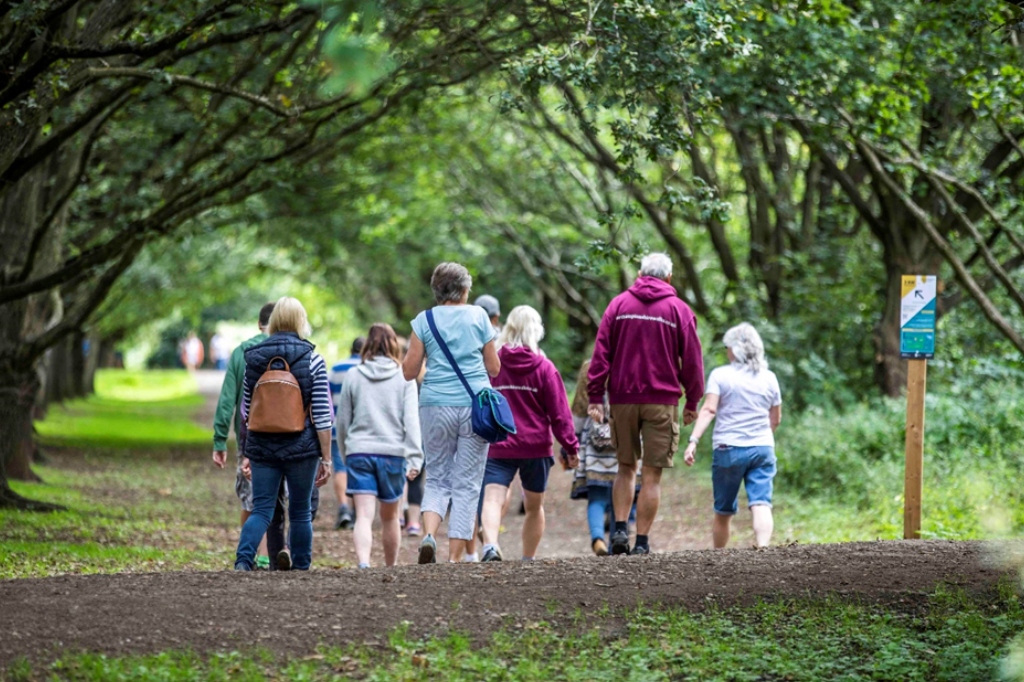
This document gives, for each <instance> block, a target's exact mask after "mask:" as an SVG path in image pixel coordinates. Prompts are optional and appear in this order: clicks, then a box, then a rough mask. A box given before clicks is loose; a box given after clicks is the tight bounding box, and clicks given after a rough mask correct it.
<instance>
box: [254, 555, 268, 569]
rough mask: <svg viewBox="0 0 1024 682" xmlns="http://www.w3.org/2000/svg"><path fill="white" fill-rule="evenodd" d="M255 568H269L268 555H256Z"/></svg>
mask: <svg viewBox="0 0 1024 682" xmlns="http://www.w3.org/2000/svg"><path fill="white" fill-rule="evenodd" d="M256 569H257V570H260V571H269V570H270V557H268V556H258V557H256Z"/></svg>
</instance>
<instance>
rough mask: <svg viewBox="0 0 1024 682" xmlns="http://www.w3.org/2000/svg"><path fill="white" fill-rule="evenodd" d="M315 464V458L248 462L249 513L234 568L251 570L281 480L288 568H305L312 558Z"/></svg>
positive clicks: (316, 460)
mask: <svg viewBox="0 0 1024 682" xmlns="http://www.w3.org/2000/svg"><path fill="white" fill-rule="evenodd" d="M319 462H320V458H319V457H316V456H314V457H304V458H302V459H298V460H292V461H289V462H252V504H253V510H252V515H251V516H250V517H249V520H248V521H246V522H245V525H244V526H242V535H241V537H239V538H238V551H237V552H236V555H235V566H238V565H239V564H241V565H242V566H245V567H247V568H250V569H251V568H252V567H253V564H254V563H255V561H256V550H257V549H258V548H259V546H260V540H261V539H262V538H263V535H264V534H265V533H266V532H267V528H268V527H269V526H270V522H271V520H272V519H273V517H274V507H275V506H276V503H277V495H278V491H279V490H280V489H281V479H282V478H283V479H284V480H286V481H288V519H289V521H290V525H289V530H288V544H289V546H290V547H291V550H292V568H294V569H296V570H300V571H304V570H307V569H309V564H310V563H311V562H312V558H313V520H312V518H313V514H312V510H311V498H312V496H313V484H314V483H315V482H316V472H317V468H318V467H319Z"/></svg>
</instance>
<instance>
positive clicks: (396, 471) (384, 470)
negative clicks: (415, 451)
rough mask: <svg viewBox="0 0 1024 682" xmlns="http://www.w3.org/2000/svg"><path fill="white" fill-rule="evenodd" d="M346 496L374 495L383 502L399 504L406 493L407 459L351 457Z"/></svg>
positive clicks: (389, 456)
mask: <svg viewBox="0 0 1024 682" xmlns="http://www.w3.org/2000/svg"><path fill="white" fill-rule="evenodd" d="M345 459H347V460H348V486H347V487H346V489H345V494H346V495H350V496H351V495H373V496H374V497H376V498H377V499H378V500H380V501H381V502H398V501H399V500H400V499H402V493H403V492H404V491H405V457H396V456H393V455H349V456H348V457H346V458H345Z"/></svg>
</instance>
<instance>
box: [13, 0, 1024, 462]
mask: <svg viewBox="0 0 1024 682" xmlns="http://www.w3.org/2000/svg"><path fill="white" fill-rule="evenodd" d="M0 8H2V9H0V32H2V33H3V35H4V36H5V37H4V40H3V43H2V50H0V64H2V65H3V68H4V73H5V74H6V76H7V80H6V84H5V85H3V86H2V87H0V106H2V108H0V121H2V122H3V125H2V126H0V175H2V177H3V178H4V182H3V183H0V203H3V207H4V211H3V213H2V214H0V215H2V217H0V243H2V244H3V245H4V248H3V252H2V254H0V312H2V313H3V314H2V315H0V391H5V393H4V396H6V397H4V398H3V399H2V400H0V404H3V405H4V407H0V420H3V423H5V424H21V425H22V427H21V428H20V429H18V428H4V429H3V436H2V437H0V460H3V461H4V462H5V466H6V470H7V472H8V474H12V473H14V474H16V475H19V476H20V475H30V469H29V468H28V466H27V462H28V459H29V457H30V456H31V443H32V439H31V431H30V425H31V421H30V415H31V412H32V409H33V407H34V408H35V409H36V410H38V409H40V408H41V407H43V406H44V405H45V403H46V400H47V396H48V398H49V399H50V400H55V399H61V398H63V397H66V396H69V395H74V394H76V393H79V392H81V391H84V390H88V384H89V381H88V373H89V371H91V368H92V367H94V366H95V365H96V364H97V363H99V362H100V361H102V360H103V358H109V357H110V356H111V353H112V350H111V349H113V348H120V349H122V350H126V349H128V348H138V347H140V344H141V342H142V340H143V339H148V340H149V342H150V344H151V346H152V343H153V342H152V340H153V339H154V338H158V337H160V335H161V334H162V335H163V339H164V345H163V348H164V351H163V356H160V354H159V353H156V354H155V355H153V360H154V361H157V362H161V360H160V357H164V358H165V360H163V362H166V361H167V355H168V353H167V350H166V349H167V344H168V343H173V339H174V337H175V336H177V335H179V334H182V333H184V332H186V331H187V330H188V329H200V330H201V331H203V332H204V333H207V334H208V333H210V331H211V330H212V325H213V324H214V323H215V322H216V321H217V320H218V319H233V320H236V321H238V322H239V323H241V324H245V325H248V324H251V318H252V316H253V315H254V311H255V310H256V309H258V307H259V305H261V304H262V303H263V302H265V301H266V300H268V299H274V298H276V297H278V296H280V295H283V294H286V293H296V292H300V291H301V294H303V295H305V296H306V298H307V299H308V300H309V301H311V302H313V303H312V304H311V305H310V306H309V307H310V312H311V314H312V316H313V317H314V321H315V322H316V321H319V322H320V324H319V325H318V328H317V329H316V334H315V335H314V336H315V338H314V340H315V341H318V343H320V344H321V347H322V348H330V349H331V350H332V351H333V350H334V349H337V351H338V352H339V353H340V352H341V351H343V350H344V346H345V345H347V342H348V340H349V339H348V337H349V336H351V334H353V333H355V330H358V329H360V328H362V327H365V326H366V325H367V324H369V323H370V322H373V321H377V320H386V321H389V322H391V323H392V324H394V325H395V326H396V328H397V329H399V332H400V333H408V330H409V327H408V321H409V320H411V319H412V317H413V316H414V315H415V313H416V312H417V311H418V310H420V309H422V308H423V307H424V306H426V305H429V303H430V292H429V287H428V286H427V280H428V278H429V275H430V272H431V270H432V268H433V266H434V265H436V263H437V262H439V261H441V260H445V259H455V260H459V261H462V262H465V263H466V264H467V265H468V266H469V267H470V269H471V271H472V272H473V274H474V278H475V285H474V291H475V293H477V294H479V293H490V294H493V295H496V296H497V297H498V298H499V299H500V300H501V301H502V304H503V307H504V309H505V310H509V309H511V308H512V307H513V306H514V305H517V304H520V303H529V304H531V305H534V306H536V307H537V308H538V309H539V310H541V311H542V313H543V314H544V316H545V320H546V323H547V330H548V337H547V340H546V342H545V349H546V351H547V352H548V354H549V355H550V356H551V357H552V358H553V359H554V360H555V362H556V363H557V364H558V365H559V367H560V368H561V369H562V370H563V373H564V374H565V375H566V376H567V378H568V377H570V376H572V375H573V374H574V369H575V367H577V366H578V365H579V362H580V361H581V359H582V358H583V356H584V354H585V352H586V351H587V346H588V344H589V343H590V341H591V340H592V338H593V336H594V333H595V330H596V326H597V323H598V321H599V320H600V316H601V313H602V312H603V310H604V307H605V305H606V303H607V301H608V300H609V299H610V297H611V296H613V295H614V294H615V293H617V292H618V291H620V290H621V289H623V288H624V287H625V286H627V285H628V284H629V282H631V280H632V279H633V277H634V276H635V268H636V264H637V260H638V257H639V256H640V255H641V254H642V253H645V252H647V251H649V250H664V251H666V252H668V253H669V254H670V255H671V256H672V258H673V260H674V261H675V263H676V276H675V283H676V285H677V288H678V289H679V292H680V296H681V297H682V298H684V299H685V300H686V301H687V302H688V303H689V304H690V305H691V306H692V307H693V308H694V310H695V311H696V312H697V313H698V316H699V317H700V331H701V334H702V336H703V338H704V340H705V342H706V344H707V348H708V362H709V363H713V362H718V361H721V360H723V359H724V357H723V354H722V353H721V352H720V349H718V347H717V346H716V345H715V343H714V342H715V340H716V339H717V338H718V337H719V335H720V334H721V333H722V332H723V331H724V330H725V329H726V328H727V327H728V326H730V325H732V324H735V323H737V322H739V321H741V320H749V321H751V322H753V323H754V324H756V325H757V326H758V327H759V328H760V329H762V331H763V332H764V335H765V337H766V341H767V342H768V344H769V347H770V356H771V359H772V362H773V366H774V368H775V369H776V370H777V371H778V372H779V374H780V378H781V379H782V381H783V383H784V387H785V390H786V392H787V400H788V401H789V402H790V403H791V404H792V405H794V406H796V407H815V408H829V409H831V408H835V407H847V406H850V405H852V404H854V403H860V402H863V401H864V400H867V399H870V398H872V397H874V396H879V395H888V396H893V395H898V394H899V392H900V391H901V389H902V386H903V385H904V384H905V374H904V372H905V363H904V362H902V361H901V360H900V359H899V352H898V351H899V349H898V306H899V288H898V278H899V276H900V275H902V274H904V273H927V274H938V275H940V278H941V280H942V282H943V291H942V295H941V301H940V314H941V316H942V319H941V322H940V342H939V344H940V353H939V358H940V360H939V361H938V362H936V363H934V367H935V369H936V373H935V374H934V375H933V376H934V377H935V379H936V380H938V381H940V382H942V381H946V382H948V385H950V386H952V385H954V384H956V385H957V386H970V385H972V382H976V383H977V384H978V385H980V384H981V383H983V382H985V381H986V380H988V379H991V378H999V379H1000V380H1007V377H1012V376H1017V374H1016V373H1019V371H1020V357H1021V352H1024V340H1022V337H1021V335H1020V332H1019V330H1020V328H1021V320H1022V313H1024V295H1022V292H1021V288H1020V283H1021V277H1020V267H1021V265H1022V264H1024V231H1022V230H1021V227H1020V205H1021V204H1020V194H1021V182H1022V174H1024V151H1022V144H1024V108H1022V106H1021V104H1022V99H1024V72H1022V55H1021V45H1020V40H1021V38H1022V36H1021V32H1020V26H1021V25H1022V24H1021V17H1020V11H1019V9H1018V8H1017V5H1016V3H1011V2H999V1H996V0H966V1H964V2H955V3H954V2H930V1H928V2H926V1H924V0H917V1H911V0H901V1H899V2H856V3H854V2H839V1H837V0H814V1H811V2H807V1H804V0H801V1H795V0H794V1H783V2H779V1H773V2H769V1H766V0H757V1H755V2H743V3H741V2H738V1H733V0H699V1H697V2H693V1H687V2H683V1H682V0H670V1H667V2H649V1H643V0H620V1H619V2H614V3H612V2H602V1H600V0H591V1H590V2H585V1H582V0H581V1H576V2H561V1H557V2H556V1H551V2H543V1H540V0H532V1H522V2H519V1H517V2H504V3H498V2H487V1H484V0H479V1H470V0H467V1H466V2H457V3H444V4H443V5H433V4H430V3H419V2H401V3H398V2H393V3H392V2H374V1H370V0H366V1H362V2H334V3H315V4H305V3H285V2H280V3H278V2H271V1H261V2H257V3H251V2H249V3H235V2H227V1H225V2H198V1H196V2H186V3H175V4H174V5H173V7H172V6H171V5H169V4H168V3H158V2H143V1H139V2H109V1H102V0H97V1H94V2H67V1H57V0H54V1H52V2H41V3H22V4H14V3H0ZM83 344H87V345H88V347H89V349H90V354H89V355H88V356H83V354H82V352H81V350H82V348H83ZM158 347H159V343H157V344H156V345H155V346H153V348H158ZM154 352H155V351H154ZM65 374H68V376H69V379H68V380H67V381H63V380H61V377H63V376H64V375H65ZM79 375H81V376H79ZM47 386H49V388H45V387H47ZM44 388H45V390H44ZM12 405H17V407H16V408H15V407H11V406H12ZM4 410H7V411H4Z"/></svg>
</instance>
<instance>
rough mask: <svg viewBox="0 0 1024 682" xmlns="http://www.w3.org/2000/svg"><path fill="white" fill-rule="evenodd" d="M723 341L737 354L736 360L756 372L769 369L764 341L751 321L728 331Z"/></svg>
mask: <svg viewBox="0 0 1024 682" xmlns="http://www.w3.org/2000/svg"><path fill="white" fill-rule="evenodd" d="M722 342H723V343H725V347H726V348H728V349H729V350H731V351H732V354H733V355H734V356H736V362H738V363H740V364H741V365H743V366H744V367H746V368H747V369H749V370H750V371H751V372H753V373H754V374H757V373H759V372H760V371H761V370H763V369H768V360H766V359H765V357H764V342H763V341H761V335H760V334H758V333H757V330H756V329H754V325H752V324H750V323H749V322H743V323H741V324H738V325H736V326H735V327H733V328H732V329H730V330H729V331H727V332H726V333H725V336H724V337H722Z"/></svg>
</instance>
